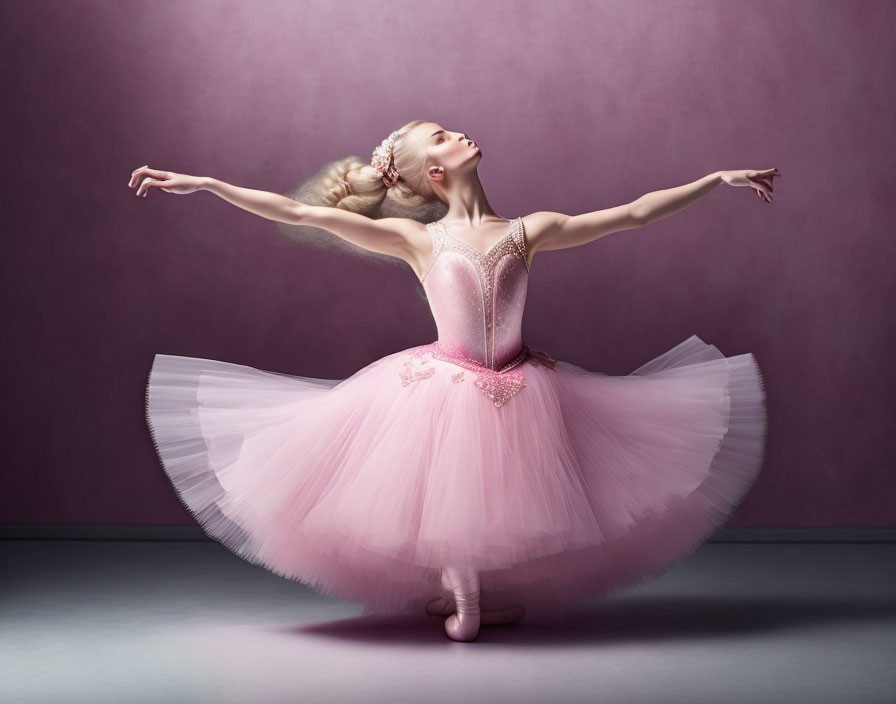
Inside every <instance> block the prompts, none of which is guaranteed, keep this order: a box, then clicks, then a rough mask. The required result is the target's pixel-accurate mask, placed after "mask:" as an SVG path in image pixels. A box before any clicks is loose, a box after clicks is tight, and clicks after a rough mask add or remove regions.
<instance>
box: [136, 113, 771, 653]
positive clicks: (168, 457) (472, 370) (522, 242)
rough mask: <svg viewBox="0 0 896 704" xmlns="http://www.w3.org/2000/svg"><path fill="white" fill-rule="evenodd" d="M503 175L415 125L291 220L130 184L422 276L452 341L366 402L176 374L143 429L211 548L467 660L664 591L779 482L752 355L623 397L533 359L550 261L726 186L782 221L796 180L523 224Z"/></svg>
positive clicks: (664, 365) (159, 373)
mask: <svg viewBox="0 0 896 704" xmlns="http://www.w3.org/2000/svg"><path fill="white" fill-rule="evenodd" d="M482 154H483V152H482V150H481V148H480V145H479V144H478V143H477V142H475V141H474V140H472V139H470V138H469V137H468V136H467V135H466V134H464V133H462V132H453V131H449V130H446V129H444V128H443V127H441V126H440V125H439V124H438V123H435V122H430V121H421V120H418V121H414V122H410V123H408V124H406V125H404V126H403V127H401V128H400V129H398V130H396V131H395V132H393V133H392V134H390V135H389V137H388V138H387V139H385V140H383V142H382V144H380V145H379V146H378V147H377V148H376V149H375V150H374V153H373V155H372V158H371V160H370V162H369V163H367V162H365V161H364V160H362V159H360V158H358V157H354V156H352V157H347V158H345V159H341V160H338V161H334V162H331V163H330V164H328V165H326V166H325V167H324V168H323V169H321V171H320V172H319V173H317V174H316V175H315V176H314V177H313V178H311V179H309V180H308V181H307V182H306V183H305V184H303V186H302V187H301V188H300V189H298V191H297V192H296V193H294V194H291V195H282V194H277V193H270V192H266V191H260V190H254V189H249V188H243V187H239V186H235V185H232V184H229V183H225V182H223V181H220V180H218V179H215V178H212V177H198V176H190V175H186V174H180V173H175V172H172V171H166V170H163V169H156V168H151V167H150V166H149V165H145V166H142V167H140V168H138V169H136V170H134V171H133V172H132V173H131V175H130V179H129V184H128V185H129V186H130V187H131V188H133V189H135V193H136V195H137V196H139V197H144V198H145V197H147V196H148V195H149V193H150V191H152V190H153V189H156V190H158V191H160V192H164V193H172V194H181V195H183V194H189V193H195V192H198V191H208V192H210V193H213V194H215V195H217V196H219V197H221V198H222V199H224V200H226V201H228V202H230V203H232V204H233V205H236V206H238V207H240V208H242V209H244V210H247V211H249V212H251V213H254V214H256V215H259V216H261V217H263V218H266V219H269V220H273V221H275V222H276V223H278V226H281V227H283V228H284V229H285V231H288V233H289V234H291V235H292V236H296V233H300V235H299V239H305V240H306V241H311V240H312V239H313V238H314V237H315V233H320V232H322V231H323V232H325V233H326V234H327V236H328V237H331V238H332V236H335V237H336V238H337V239H338V240H339V241H340V242H344V243H349V244H350V245H351V246H352V247H353V248H356V249H357V250H359V251H363V252H365V253H370V254H372V255H374V256H380V257H384V258H386V259H388V260H390V261H393V262H397V263H399V264H400V265H401V266H405V265H406V266H408V267H410V269H411V270H412V271H413V273H414V274H415V276H416V278H417V280H418V282H419V284H420V286H421V287H422V289H423V292H424V295H425V297H426V300H427V302H428V304H429V306H430V309H431V312H432V314H433V316H434V318H435V321H436V324H437V328H438V339H436V340H435V341H433V342H430V343H428V344H425V345H419V346H415V347H412V348H409V349H406V350H401V351H399V352H396V353H393V354H390V355H387V356H386V357H383V358H381V359H378V360H375V361H374V362H372V363H371V364H369V365H367V366H365V367H364V368H362V369H360V370H358V371H357V372H356V373H355V374H353V375H351V376H350V377H348V378H346V379H317V378H313V377H300V376H293V375H287V374H282V373H275V372H268V371H264V370H260V369H255V368H253V367H247V366H244V365H238V364H232V363H229V362H224V361H218V360H206V359H198V358H191V357H184V356H178V355H167V354H156V355H155V359H154V361H153V366H152V369H151V370H150V374H149V380H148V383H147V392H146V418H147V423H148V426H149V430H150V433H151V435H152V439H153V443H154V446H155V449H156V451H157V453H158V455H159V458H160V461H161V463H162V465H163V467H164V469H165V471H166V473H167V474H168V477H169V479H170V480H171V482H172V484H173V486H174V488H175V489H176V491H177V493H178V496H179V498H180V499H181V501H182V502H183V503H184V505H185V506H186V507H187V508H188V509H189V510H190V512H191V513H192V514H193V516H194V517H196V519H197V520H198V522H199V523H200V525H201V526H202V527H203V529H204V530H205V532H206V533H207V534H208V535H210V536H211V537H213V538H214V539H216V540H218V541H220V542H221V543H223V544H224V545H226V546H227V547H228V548H230V549H231V550H233V551H234V552H235V553H236V554H238V555H240V556H241V557H243V558H244V559H246V560H249V561H251V562H254V563H256V564H260V565H263V566H264V567H266V568H267V569H269V570H271V571H273V572H275V573H277V574H280V575H282V576H285V577H287V578H290V579H296V580H299V581H302V582H304V583H306V584H308V585H310V586H311V587H312V588H315V589H317V590H318V591H320V592H322V593H326V594H330V595H334V596H337V597H340V598H346V599H351V600H356V601H359V602H361V603H363V604H365V606H366V607H367V611H366V613H403V612H407V611H410V610H414V609H417V608H420V607H423V608H424V610H425V611H426V613H429V614H434V615H439V616H444V617H445V622H444V630H445V633H446V635H447V636H448V637H449V638H451V639H453V640H458V641H472V640H474V639H475V638H476V637H477V635H478V633H479V629H480V626H481V625H482V624H497V623H515V622H517V621H520V620H521V619H523V618H524V617H526V615H527V613H529V614H531V613H532V612H533V609H534V610H536V611H537V610H538V609H541V613H542V614H543V615H545V616H547V617H548V618H549V619H550V618H553V617H557V616H559V615H562V614H563V613H566V612H568V611H570V610H574V609H576V608H577V607H578V606H579V605H580V603H581V601H582V600H583V599H585V598H595V597H598V596H603V595H608V594H611V593H613V592H614V591H618V590H621V589H623V588H627V587H630V586H632V585H634V584H637V583H639V582H642V581H646V580H647V579H651V578H653V577H655V576H657V575H658V574H660V573H662V572H663V571H665V570H667V569H668V568H669V567H670V566H671V565H672V564H674V563H676V562H678V561H680V560H682V559H684V558H685V557H687V556H688V555H690V554H692V553H693V552H694V550H696V548H697V547H698V546H699V545H700V544H702V542H704V541H705V540H706V539H707V538H708V537H709V536H711V535H712V533H714V532H715V531H717V530H718V529H719V528H720V527H721V526H722V525H723V523H724V522H725V520H726V519H727V518H728V517H729V516H730V515H731V513H733V511H734V509H735V508H736V506H737V505H738V504H739V503H740V501H741V500H742V498H743V496H744V495H745V494H746V492H747V491H748V490H749V488H750V487H751V486H752V484H753V483H754V481H755V479H756V476H757V474H758V472H759V468H760V466H761V463H762V459H763V456H764V445H765V438H766V410H765V394H764V387H763V381H762V377H761V373H760V371H759V367H758V364H757V362H756V360H755V358H754V356H753V355H752V354H741V355H737V356H733V357H726V356H725V355H723V354H722V353H721V352H720V351H719V350H718V349H717V348H716V347H714V346H713V345H709V344H707V343H705V342H703V341H702V340H701V339H700V338H699V337H697V336H696V335H692V336H691V337H690V338H688V339H686V340H684V341H683V342H682V343H680V344H679V345H677V346H676V347H674V348H672V349H670V350H668V351H667V352H665V353H664V354H662V355H660V356H659V357H656V358H654V359H652V360H651V361H650V362H648V363H646V364H644V365H642V366H641V367H639V368H638V369H636V370H634V371H633V372H631V373H630V374H629V375H626V376H621V377H613V376H609V375H606V374H604V373H601V372H598V371H589V370H586V369H583V368H581V367H578V366H576V365H574V364H571V363H569V362H565V361H563V360H557V359H554V358H553V357H551V356H550V355H549V354H547V353H546V352H542V351H539V350H535V349H533V348H531V347H530V346H529V345H527V344H525V343H524V342H523V340H522V335H521V319H522V314H523V309H524V307H525V298H526V289H527V283H528V277H529V273H530V269H531V266H532V260H533V257H534V255H535V254H536V253H539V252H548V251H551V250H558V249H565V248H569V247H576V246H582V245H585V244H588V243H591V242H593V241H595V240H597V239H599V238H601V237H604V236H606V235H608V234H610V233H613V232H619V231H622V230H631V229H635V228H640V227H644V226H645V225H647V224H650V223H652V222H655V221H657V220H660V219H662V218H665V217H668V216H670V215H672V214H674V213H676V212H679V211H681V210H682V209H683V208H685V207H687V206H688V205H690V204H692V203H694V202H696V201H697V200H698V199H700V198H702V197H703V196H705V195H707V194H708V193H709V192H710V191H712V190H713V189H714V188H715V187H716V186H717V185H719V184H722V183H725V184H728V185H731V186H746V187H749V188H752V189H753V190H754V191H755V192H756V195H757V197H759V198H760V200H762V201H763V202H765V203H769V204H770V203H771V202H772V197H773V195H772V194H773V190H774V189H773V183H772V181H773V178H774V177H775V176H779V175H780V174H779V172H778V170H777V169H774V168H772V169H764V170H749V169H748V170H737V171H716V172H713V173H711V174H709V175H707V176H704V177H703V178H700V179H698V180H696V181H694V182H692V183H688V184H685V185H682V186H678V187H675V188H669V189H665V190H662V191H655V192H651V193H647V194H645V195H642V196H641V197H639V198H637V199H635V200H633V201H632V202H630V203H626V204H623V205H619V206H616V207H612V208H608V209H605V210H599V211H595V212H589V213H584V214H579V215H566V214H563V213H557V212H550V211H538V212H533V213H530V214H528V215H524V216H520V217H516V218H512V219H506V218H503V217H501V216H499V215H498V214H497V213H496V212H495V211H494V210H493V209H492V207H491V205H490V204H489V201H488V199H487V198H486V195H485V191H484V189H483V186H482V183H481V182H480V180H479V175H478V172H477V167H478V164H479V162H480V160H481V159H482ZM433 597H435V598H433ZM480 597H481V601H482V603H480ZM487 601H488V602H490V603H486V602H487ZM424 605H425V606H424ZM486 607H487V608H486Z"/></svg>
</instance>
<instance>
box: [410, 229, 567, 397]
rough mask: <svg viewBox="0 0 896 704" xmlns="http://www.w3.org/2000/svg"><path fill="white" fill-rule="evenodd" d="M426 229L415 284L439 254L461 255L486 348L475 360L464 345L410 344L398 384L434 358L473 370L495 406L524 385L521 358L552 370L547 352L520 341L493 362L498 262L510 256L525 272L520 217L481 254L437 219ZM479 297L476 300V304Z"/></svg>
mask: <svg viewBox="0 0 896 704" xmlns="http://www.w3.org/2000/svg"><path fill="white" fill-rule="evenodd" d="M426 228H427V230H428V232H429V234H430V237H431V239H432V254H431V256H430V259H429V262H428V263H427V265H426V267H425V268H424V270H423V273H422V274H421V276H420V282H421V283H424V282H425V280H426V278H427V275H428V274H429V273H430V271H431V270H432V268H433V265H434V264H435V262H436V260H437V259H438V258H439V255H440V254H441V253H442V252H444V251H454V252H459V253H461V254H463V255H464V257H465V258H466V259H467V260H469V262H470V263H471V264H472V265H473V267H474V268H475V270H476V273H477V278H478V279H479V284H480V290H479V292H478V293H477V294H476V295H477V308H478V309H479V310H480V311H482V314H483V319H482V324H483V332H484V339H485V347H484V350H483V351H482V354H481V355H477V356H476V358H472V357H469V356H468V352H469V349H468V348H467V347H466V345H465V344H463V343H457V342H451V343H449V342H447V341H441V340H436V341H435V342H432V343H430V344H428V345H421V346H419V347H415V348H413V349H411V350H410V352H409V355H410V358H409V359H407V360H406V361H405V362H404V366H403V367H402V371H401V372H400V376H401V377H402V383H403V384H404V385H405V386H407V385H408V384H409V383H411V381H416V380H417V379H418V378H426V377H424V376H423V375H424V374H426V376H431V372H432V370H433V368H432V367H429V368H427V369H426V371H417V369H418V368H422V367H423V365H424V364H426V362H427V361H428V360H429V359H433V358H434V359H439V360H443V361H446V362H450V363H452V364H455V365H457V366H460V367H463V368H464V369H466V370H469V371H471V372H473V374H474V377H475V381H474V384H475V386H476V388H478V389H479V390H480V391H481V392H482V393H483V394H484V395H485V396H486V397H488V398H489V399H490V401H491V402H492V403H493V404H494V405H495V406H496V407H501V406H504V405H506V404H507V402H508V401H509V400H510V398H511V397H513V396H514V395H515V394H517V393H518V392H519V391H521V390H522V389H524V388H525V387H526V385H527V380H526V375H525V374H524V373H523V367H522V364H523V362H525V361H526V360H529V359H531V360H532V361H533V363H534V364H540V365H543V366H546V367H549V368H551V369H553V365H554V363H555V362H554V360H553V359H552V358H551V357H550V356H549V355H546V354H544V353H542V352H538V351H536V350H530V349H529V347H528V346H527V345H521V346H520V350H519V352H518V353H517V354H516V355H515V356H514V357H513V359H511V360H509V361H507V362H505V363H504V364H502V365H501V367H500V368H496V364H495V332H496V324H502V321H503V318H502V317H501V316H502V312H501V311H496V306H495V301H496V297H495V294H496V293H497V292H499V291H500V286H501V285H502V279H501V278H500V276H503V273H499V272H503V271H504V270H503V269H501V268H500V267H499V266H498V264H499V262H500V261H501V260H502V259H503V258H504V257H505V256H508V255H513V256H516V257H518V258H519V259H521V260H522V262H523V264H524V266H525V268H526V273H528V272H529V268H530V267H529V257H528V253H527V251H526V249H527V248H526V236H525V230H524V225H523V220H522V218H516V219H515V220H511V221H510V225H509V227H508V232H507V234H505V235H504V237H503V238H501V239H500V240H498V242H496V243H495V244H494V245H492V247H491V248H489V250H488V251H487V252H485V253H484V254H483V253H482V252H480V251H479V250H478V249H476V248H475V247H473V246H472V245H470V244H468V243H466V242H464V241H463V240H459V239H457V238H456V237H454V236H453V235H452V234H451V233H450V232H448V229H447V228H446V227H445V225H444V224H442V223H438V222H436V223H428V224H427V226H426ZM496 279H497V280H496ZM480 296H481V303H479V302H478V300H479V297H480ZM518 310H519V309H517V311H518ZM496 316H497V318H496ZM483 359H484V360H485V361H484V363H483V361H482V360H483ZM451 380H452V382H455V383H459V382H462V381H463V380H464V372H463V371H462V370H461V371H457V372H452V373H451Z"/></svg>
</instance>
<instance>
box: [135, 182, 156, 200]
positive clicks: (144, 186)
mask: <svg viewBox="0 0 896 704" xmlns="http://www.w3.org/2000/svg"><path fill="white" fill-rule="evenodd" d="M158 185H159V182H158V181H154V180H153V179H151V178H145V179H143V182H142V183H141V184H140V188H138V189H137V193H136V194H135V195H138V196H143V197H144V198H145V197H146V194H147V193H149V189H150V188H151V187H152V186H158Z"/></svg>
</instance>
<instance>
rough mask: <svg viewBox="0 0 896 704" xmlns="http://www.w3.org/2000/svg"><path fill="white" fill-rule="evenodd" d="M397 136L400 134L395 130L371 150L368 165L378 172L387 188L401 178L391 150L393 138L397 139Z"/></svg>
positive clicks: (393, 142) (393, 144) (393, 143)
mask: <svg viewBox="0 0 896 704" xmlns="http://www.w3.org/2000/svg"><path fill="white" fill-rule="evenodd" d="M399 136H400V134H399V132H398V131H397V130H396V131H395V132H393V133H392V134H390V135H389V136H388V137H387V138H386V139H384V140H383V141H382V143H381V144H380V145H379V146H378V147H377V148H376V149H374V150H373V157H372V158H371V160H370V165H371V166H372V167H373V168H375V169H376V170H377V171H379V172H380V175H381V176H382V179H383V183H384V184H386V187H387V188H389V187H391V186H394V185H395V184H396V183H397V182H398V181H399V180H400V179H401V176H400V175H399V174H398V171H397V170H396V169H395V164H394V163H393V154H392V150H393V148H394V147H395V140H396V139H398V137H399Z"/></svg>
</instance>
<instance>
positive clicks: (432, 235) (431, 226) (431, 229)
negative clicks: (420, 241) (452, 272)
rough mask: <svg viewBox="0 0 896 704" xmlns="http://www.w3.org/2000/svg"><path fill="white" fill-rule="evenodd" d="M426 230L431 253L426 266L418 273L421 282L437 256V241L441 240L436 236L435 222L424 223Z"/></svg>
mask: <svg viewBox="0 0 896 704" xmlns="http://www.w3.org/2000/svg"><path fill="white" fill-rule="evenodd" d="M426 231H427V232H428V233H429V242H430V244H431V245H432V253H431V254H430V255H429V261H428V262H426V267H425V268H424V269H423V273H422V274H421V275H420V283H423V280H424V279H425V278H426V275H427V274H428V273H429V270H430V269H431V268H432V265H433V262H435V260H436V256H438V251H437V250H438V246H439V243H440V242H441V241H442V238H441V237H437V236H436V227H435V223H431V222H428V223H426Z"/></svg>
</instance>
